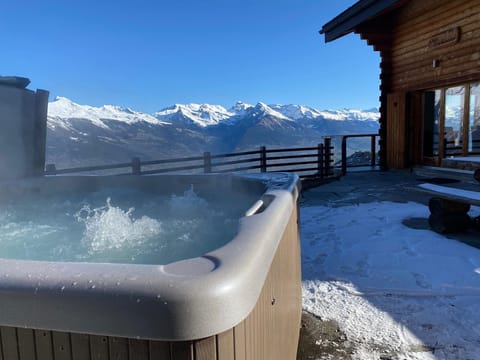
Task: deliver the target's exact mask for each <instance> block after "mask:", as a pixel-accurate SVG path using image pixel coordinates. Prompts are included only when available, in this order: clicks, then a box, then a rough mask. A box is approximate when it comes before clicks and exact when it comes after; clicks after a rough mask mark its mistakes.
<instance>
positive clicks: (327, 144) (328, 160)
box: [323, 137, 332, 176]
mask: <svg viewBox="0 0 480 360" xmlns="http://www.w3.org/2000/svg"><path fill="white" fill-rule="evenodd" d="M323 149H324V150H325V175H326V176H329V175H331V171H330V170H331V168H332V153H331V150H332V138H330V137H324V138H323Z"/></svg>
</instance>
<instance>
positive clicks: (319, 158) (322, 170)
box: [317, 144, 325, 179]
mask: <svg viewBox="0 0 480 360" xmlns="http://www.w3.org/2000/svg"><path fill="white" fill-rule="evenodd" d="M324 153H325V149H324V147H323V144H318V146H317V168H318V174H319V175H320V178H321V179H323V178H324V177H325V164H324V161H323V155H324Z"/></svg>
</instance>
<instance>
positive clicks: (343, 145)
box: [329, 134, 380, 175]
mask: <svg viewBox="0 0 480 360" xmlns="http://www.w3.org/2000/svg"><path fill="white" fill-rule="evenodd" d="M379 136H380V135H379V134H349V135H331V136H329V138H331V139H334V141H335V140H336V141H337V142H335V144H337V143H338V141H339V142H340V149H341V153H340V160H339V161H338V160H336V161H335V167H340V169H341V173H342V175H345V174H346V173H347V168H355V167H356V168H360V167H361V168H365V167H368V168H369V169H377V168H378V166H379V164H378V160H377V151H376V149H377V139H378V137H379ZM353 138H356V139H359V138H370V145H369V147H370V149H369V151H368V152H369V153H370V156H369V161H368V162H365V163H358V164H355V163H352V155H354V154H355V153H353V154H348V146H347V145H348V140H350V139H353ZM349 155H350V156H349ZM337 159H338V157H337Z"/></svg>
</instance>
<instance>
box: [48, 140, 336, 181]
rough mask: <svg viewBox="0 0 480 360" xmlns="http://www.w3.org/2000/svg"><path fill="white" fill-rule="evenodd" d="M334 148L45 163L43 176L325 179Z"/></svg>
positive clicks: (327, 144)
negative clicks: (255, 174)
mask: <svg viewBox="0 0 480 360" xmlns="http://www.w3.org/2000/svg"><path fill="white" fill-rule="evenodd" d="M332 151H333V147H332V145H331V141H330V138H324V143H323V144H318V145H317V146H312V147H298V148H282V149H267V148H266V147H264V146H262V147H260V148H259V149H258V150H252V151H243V152H237V153H228V154H211V153H210V152H205V153H203V155H202V156H192V157H183V158H172V159H162V160H152V161H141V160H140V159H139V158H133V159H132V160H131V161H130V162H128V163H119V164H112V165H99V166H84V167H75V168H68V169H57V168H56V166H55V165H54V164H48V165H47V166H46V169H45V175H61V174H74V173H82V172H89V173H95V172H103V171H106V170H118V169H129V170H128V172H125V173H121V174H119V175H126V174H134V175H151V174H162V173H179V172H184V173H185V172H188V173H228V172H252V171H260V172H267V171H276V172H296V173H298V174H299V176H300V177H312V176H314V177H320V178H326V177H330V176H332V175H333V154H332Z"/></svg>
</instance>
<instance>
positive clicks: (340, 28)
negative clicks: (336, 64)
mask: <svg viewBox="0 0 480 360" xmlns="http://www.w3.org/2000/svg"><path fill="white" fill-rule="evenodd" d="M400 2H401V0H360V1H358V2H357V3H355V4H353V5H352V6H351V7H349V8H348V9H347V10H345V11H344V12H342V13H341V14H339V15H338V16H337V17H335V18H334V19H332V20H330V21H329V22H328V23H326V24H325V25H323V27H322V29H321V30H320V34H325V42H330V41H333V40H336V39H338V38H340V37H342V36H345V35H347V34H349V33H351V32H354V31H355V28H357V27H358V26H359V25H361V24H363V23H364V22H366V21H368V20H370V19H372V18H375V17H377V16H379V15H381V14H383V13H385V12H387V11H389V10H391V9H392V8H395V7H396V5H398V3H400Z"/></svg>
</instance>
